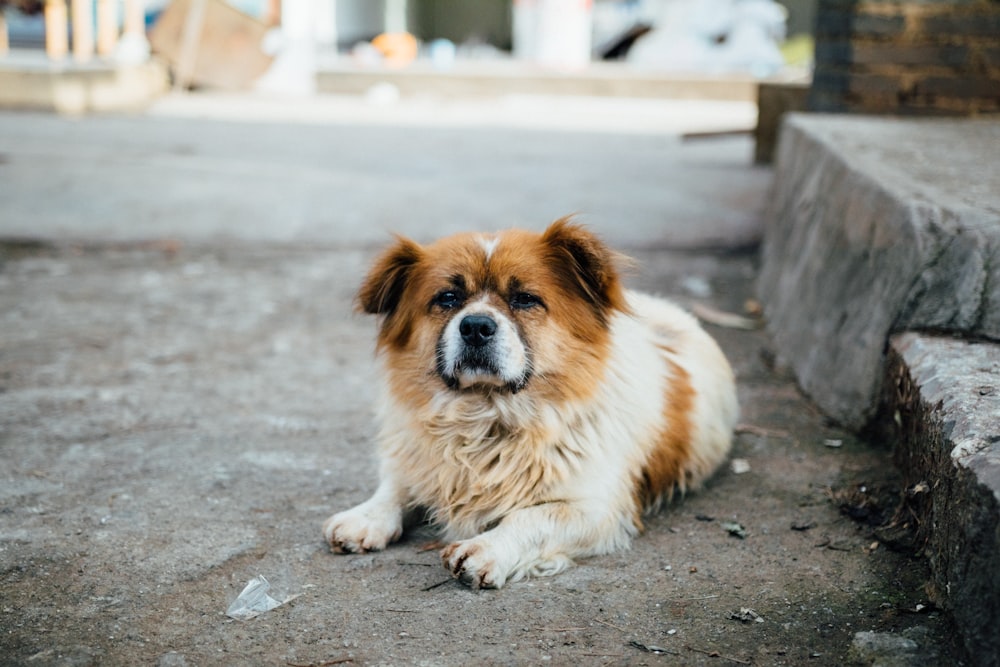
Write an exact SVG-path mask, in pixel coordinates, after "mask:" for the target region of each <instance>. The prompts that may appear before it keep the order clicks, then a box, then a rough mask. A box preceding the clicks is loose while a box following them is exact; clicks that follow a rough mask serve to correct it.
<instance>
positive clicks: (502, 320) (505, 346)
mask: <svg viewBox="0 0 1000 667" xmlns="http://www.w3.org/2000/svg"><path fill="white" fill-rule="evenodd" d="M475 315H480V316H485V317H489V318H490V319H491V320H493V321H494V322H495V323H496V325H497V329H496V333H494V334H493V336H492V337H491V339H490V341H489V342H488V343H486V344H485V345H483V346H482V347H478V348H474V347H472V346H470V345H468V344H467V343H466V342H465V341H464V340H462V334H461V331H460V328H461V324H462V320H464V319H465V318H466V317H469V316H475ZM438 371H439V372H440V373H441V376H442V377H443V378H444V380H445V382H447V383H448V384H449V385H453V386H456V387H458V388H460V389H466V388H468V387H471V386H473V385H477V384H478V385H494V386H498V387H509V388H511V389H514V390H518V389H521V388H522V387H523V386H524V383H525V382H526V381H527V379H528V376H529V375H530V372H529V371H530V367H529V363H528V350H527V348H526V347H525V345H524V342H523V341H522V340H521V337H520V336H519V335H518V333H517V328H516V327H515V326H514V324H513V322H511V321H510V319H509V318H508V317H507V316H506V315H504V314H503V313H501V312H500V311H499V310H497V309H496V308H494V307H493V306H490V305H489V304H488V303H486V301H485V299H480V300H478V301H474V302H472V303H470V304H468V305H466V306H465V307H464V308H462V310H460V311H459V312H458V313H456V314H455V316H454V317H453V318H451V321H450V322H448V325H447V326H446V327H445V328H444V331H443V332H442V334H441V339H440V341H439V342H438Z"/></svg>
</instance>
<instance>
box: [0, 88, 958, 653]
mask: <svg viewBox="0 0 1000 667" xmlns="http://www.w3.org/2000/svg"><path fill="white" fill-rule="evenodd" d="M232 103H233V100H214V101H213V100H208V101H207V102H206V101H205V99H204V98H195V99H192V100H186V101H185V100H183V99H181V100H176V99H174V100H169V104H168V103H164V104H162V105H159V106H157V107H154V109H152V110H151V112H149V113H148V114H146V115H143V116H133V117H99V118H98V117H95V118H79V119H65V118H58V117H53V116H45V115H33V114H4V115H0V212H2V213H0V236H3V237H4V238H5V239H6V241H5V242H4V243H3V244H2V246H0V248H2V250H0V262H2V263H0V479H2V483H0V591H2V593H0V599H2V608H0V655H2V656H3V659H2V660H0V662H3V663H4V664H31V665H36V664H40V665H89V664H95V665H98V664H100V665H104V664H113V665H114V664H123V665H124V664H129V665H131V664H157V665H164V666H167V665H207V664H271V665H313V666H319V665H332V664H339V663H353V664H430V665H438V664H440V665H464V664H539V663H542V664H544V663H549V664H584V665H590V664H595V665H604V664H691V665H700V664H710V665H715V664H755V665H772V664H778V665H780V664H787V665H801V664H810V665H840V664H845V662H848V661H849V660H854V661H856V662H859V663H860V664H873V663H874V662H875V661H876V660H877V659H879V655H880V653H879V651H880V650H881V649H879V648H878V646H882V645H888V646H889V648H888V649H886V650H887V651H888V652H889V653H890V654H891V656H890V657H891V658H892V659H896V660H902V661H904V662H901V663H893V664H907V665H933V664H940V663H954V664H961V662H962V660H963V658H962V656H961V654H960V652H959V650H958V649H957V648H956V645H955V642H954V633H953V629H952V627H951V625H950V621H949V619H948V618H947V616H946V615H945V614H943V613H940V612H938V611H936V610H935V609H934V607H933V605H932V604H930V603H929V600H928V593H927V592H926V591H925V590H924V584H925V582H926V581H927V579H928V574H927V570H926V567H925V565H924V563H923V562H922V561H920V560H916V559H914V558H911V557H910V556H908V555H906V554H903V553H897V552H894V551H892V550H890V549H889V548H888V547H887V545H885V544H882V543H881V542H880V541H879V540H878V539H876V538H875V537H873V533H872V529H871V526H870V524H872V523H877V522H878V521H879V519H880V518H884V515H886V514H891V512H892V509H893V493H894V492H896V491H898V489H897V488H896V484H897V483H898V480H897V479H896V478H895V475H894V473H893V468H892V466H891V462H890V452H889V451H888V450H884V449H879V448H877V447H873V446H871V445H869V444H865V443H861V442H859V441H858V440H857V439H856V438H854V437H852V436H851V435H850V434H848V433H845V432H844V431H842V430H839V429H838V428H836V427H835V426H832V425H830V424H829V423H827V422H826V421H825V420H824V418H823V417H822V415H821V414H820V413H819V412H818V411H817V410H816V409H814V408H813V407H812V406H811V405H810V404H809V403H808V402H807V401H806V400H805V399H803V398H802V396H801V395H800V393H799V392H798V390H797V389H796V387H795V384H794V383H793V381H792V380H791V379H790V376H789V375H788V374H787V373H785V372H784V371H783V370H782V369H781V368H775V367H774V365H773V364H772V363H770V362H771V360H773V359H774V358H775V356H776V354H775V350H774V349H773V348H772V346H771V343H770V341H769V340H768V338H767V336H766V335H765V334H764V333H763V332H761V331H759V330H757V331H746V330H739V329H731V328H723V327H719V326H713V325H708V329H709V330H710V332H711V333H712V334H713V335H715V336H716V337H717V338H718V340H719V341H720V343H721V345H722V347H723V349H724V350H725V351H726V352H727V354H728V356H729V357H730V359H731V361H732V363H733V366H734V368H735V370H736V374H737V377H738V381H739V391H740V400H741V404H742V412H743V417H742V423H741V425H740V427H739V429H738V434H737V436H736V441H735V449H734V452H733V456H734V458H735V459H741V460H742V462H743V464H742V465H737V466H736V467H732V468H727V469H726V470H724V471H722V472H721V473H720V474H719V475H718V476H717V477H716V478H715V479H714V480H713V482H712V483H711V484H710V485H709V487H708V488H707V489H706V490H705V491H703V492H700V493H698V494H695V495H691V496H689V497H688V498H686V499H684V500H683V501H681V502H679V503H676V504H675V505H673V506H671V507H669V508H667V509H666V510H665V511H663V512H662V513H660V514H658V515H656V516H654V517H652V518H651V519H650V520H649V522H648V526H647V531H646V533H645V534H644V535H643V536H642V537H640V538H639V539H638V540H636V542H635V544H634V546H633V548H632V549H631V550H630V551H628V552H624V553H620V554H615V555H611V556H606V557H600V558H593V559H589V560H585V561H582V562H581V563H579V564H578V566H577V567H575V568H573V569H571V570H570V571H568V572H566V573H564V574H562V575H559V576H557V577H554V578H550V579H535V580H529V581H526V582H521V583H517V584H513V585H510V586H509V587H507V588H504V589H502V590H500V591H470V590H468V589H466V588H464V587H463V586H461V585H460V584H458V583H456V582H454V581H452V580H451V579H450V577H449V576H448V574H447V573H446V572H445V571H444V569H443V568H441V566H440V564H439V558H438V556H437V554H436V553H435V552H433V551H426V550H423V549H422V546H423V545H424V544H426V543H427V542H429V541H431V540H432V539H433V533H432V532H431V531H429V530H427V529H423V530H421V531H418V532H417V533H416V534H413V535H411V536H410V537H408V538H407V539H405V540H404V541H403V542H402V543H400V544H398V545H395V546H393V547H391V548H390V549H389V550H387V551H386V552H383V553H378V554H366V555H356V556H335V555H333V554H330V553H329V552H328V550H327V548H326V546H325V545H324V544H323V541H322V538H321V535H320V525H321V523H322V521H323V519H324V518H325V517H326V516H328V515H329V514H330V513H331V512H332V511H334V510H338V509H343V508H346V507H348V506H350V505H353V504H355V503H357V502H359V501H361V500H363V499H364V498H365V497H367V495H368V494H369V493H370V492H371V491H372V490H373V488H374V485H375V479H376V477H375V472H376V471H375V465H374V462H373V460H372V457H371V450H370V440H371V436H372V431H373V425H372V422H371V418H370V405H371V401H372V397H373V391H374V390H373V387H372V379H373V373H372V364H371V352H372V339H373V322H371V321H370V320H368V319H366V318H364V317H361V316H358V315H355V314H353V313H352V309H351V299H352V296H353V292H354V290H355V289H356V287H357V284H358V281H359V276H360V274H361V272H363V271H364V269H365V266H366V263H367V262H368V261H369V260H370V258H371V257H372V255H373V253H374V252H375V251H376V250H377V247H378V245H379V244H380V243H382V242H384V241H385V240H386V238H387V236H388V232H389V230H398V231H401V232H404V233H407V234H410V235H413V236H415V237H417V238H419V239H429V238H432V237H434V236H437V235H439V234H442V233H447V232H451V231H455V230H458V229H494V228H498V227H503V226H507V225H510V224H518V225H525V226H531V227H536V228H539V227H541V226H543V225H545V224H546V223H547V222H549V221H550V220H551V219H553V218H555V217H558V216H561V215H563V214H565V213H568V212H571V211H579V212H580V213H581V214H582V216H581V219H582V220H583V221H585V222H587V223H588V224H590V225H591V226H592V227H593V228H594V229H595V230H597V231H598V232H599V233H601V234H602V235H603V236H604V237H605V238H606V239H607V240H608V241H609V242H611V243H612V244H614V245H616V246H617V247H619V248H620V249H622V250H625V251H626V252H629V253H630V254H632V255H633V256H635V257H636V258H637V259H638V260H639V262H640V264H639V267H638V268H637V269H636V271H635V273H634V275H633V276H631V277H630V280H629V282H630V284H632V285H634V286H636V287H640V288H644V289H648V290H651V291H655V292H659V293H662V294H666V295H671V296H674V297H676V298H678V299H679V300H681V301H683V302H684V303H686V304H689V305H690V304H694V303H702V304H705V305H710V306H712V307H714V308H717V309H720V310H723V311H729V312H742V310H743V308H744V305H745V303H746V301H747V300H748V299H750V298H752V297H753V296H754V280H755V275H756V261H757V256H756V250H755V248H756V246H755V243H756V241H757V240H758V239H759V234H760V229H761V220H760V217H761V216H760V214H761V211H762V210H763V208H764V202H765V200H766V197H767V196H768V188H769V185H770V172H769V171H767V170H765V169H760V168H753V167H751V166H750V163H751V155H752V149H753V147H752V145H751V143H750V140H749V138H748V137H746V136H735V137H733V136H724V137H717V138H710V139H699V140H694V141H687V142H684V141H681V140H680V139H679V135H680V133H682V132H686V131H698V130H699V129H702V128H701V126H700V125H699V124H700V123H701V122H702V121H703V119H705V118H708V117H710V116H712V114H715V113H719V112H720V110H721V107H718V106H712V105H706V106H704V107H698V106H694V107H691V106H688V107H684V108H683V110H682V111H683V112H681V111H678V107H672V106H670V105H669V103H663V104H664V105H666V106H664V107H663V109H662V112H663V117H664V118H667V117H669V118H673V119H674V120H672V121H671V122H657V114H656V113H655V109H653V108H651V107H649V106H646V104H647V102H643V103H639V102H635V103H632V102H627V101H620V102H619V103H618V104H617V106H615V107H613V108H610V107H609V108H607V109H605V110H604V111H603V112H602V113H593V114H591V115H590V116H588V119H587V120H586V122H584V121H582V120H580V112H574V111H572V110H564V115H565V117H566V121H565V123H563V124H562V125H560V124H559V123H558V122H553V118H554V117H555V118H556V121H558V118H559V115H560V114H559V113H558V109H554V108H553V105H552V104H551V101H545V100H541V101H539V100H524V99H522V100H520V101H519V102H518V103H519V104H521V107H520V110H519V112H518V114H517V115H516V122H515V121H513V120H511V119H510V118H508V117H507V116H506V115H505V114H496V113H494V114H493V115H490V114H487V113H486V112H483V114H482V116H483V117H486V118H487V120H484V121H482V122H478V123H477V122H458V121H454V122H445V121H444V120H442V119H447V118H448V117H449V114H454V113H455V109H454V107H451V106H448V105H445V106H443V107H440V108H439V110H438V112H437V113H434V112H428V111H427V109H426V108H425V107H419V105H417V107H414V106H413V105H411V104H410V103H403V104H400V105H397V106H394V107H392V108H390V109H386V108H384V107H379V108H378V109H377V110H373V112H372V114H371V116H377V117H379V118H381V120H380V121H379V122H372V121H371V118H370V116H369V115H366V114H362V113H356V111H357V109H361V108H362V107H360V106H358V103H357V102H347V101H343V104H337V103H335V102H330V103H329V105H328V106H327V107H323V106H322V104H320V106H319V107H316V106H310V107H309V110H303V108H302V107H301V106H298V107H295V108H287V107H285V106H283V105H278V107H280V108H276V107H274V106H271V105H267V104H265V105H259V106H255V105H257V103H256V102H254V101H252V100H250V101H244V104H242V105H239V108H237V109H233V108H232V106H231V104H232ZM323 104H326V103H323ZM352 104H354V105H355V106H354V107H353V108H354V109H355V111H350V109H351V108H352V107H351V105H352ZM581 104H582V105H583V106H584V107H585V106H586V102H585V101H582V102H581ZM668 107H669V109H668ZM248 109H249V110H250V111H254V109H256V112H255V113H249V112H248ZM317 109H318V110H317ZM670 109H672V112H673V115H671V113H670ZM432 111H433V110H432ZM731 111H734V110H732V109H731ZM458 116H460V114H458ZM602 118H603V119H604V120H602ZM684 118H687V120H684ZM733 118H734V120H733V124H734V126H740V127H742V125H741V123H744V120H745V119H742V120H741V119H740V117H739V116H738V115H735V116H733ZM533 119H534V120H533ZM577 121H579V122H577ZM553 125H555V127H553ZM626 130H627V131H626ZM747 468H748V469H747ZM842 508H843V511H842ZM848 515H850V516H848ZM732 523H738V524H739V525H740V526H741V527H742V529H743V531H744V534H743V536H742V537H741V536H738V535H734V534H733V533H734V532H740V531H738V530H736V528H735V527H734V526H731V525H729V524H732ZM726 526H728V527H729V529H728V530H727V528H726ZM257 575H263V576H264V577H266V578H267V579H268V580H269V581H270V582H271V583H272V585H273V589H272V595H273V596H274V597H276V598H278V599H279V600H285V599H286V598H288V597H292V596H294V599H291V600H289V601H288V602H287V603H286V604H284V605H282V606H280V607H278V608H276V609H274V610H272V611H269V612H267V613H265V614H263V615H261V616H259V617H257V618H256V619H253V620H250V621H236V620H233V619H230V618H229V617H227V616H226V615H225V612H226V609H227V608H228V607H229V605H230V603H231V602H232V601H233V600H234V599H235V598H236V597H237V595H238V594H239V593H240V591H241V589H242V588H243V587H244V585H245V584H246V583H247V581H248V580H250V579H251V578H252V577H255V576H257ZM867 631H874V632H876V633H880V634H878V635H874V636H873V637H875V639H876V640H878V641H871V642H869V643H868V644H864V645H863V642H861V639H864V638H866V637H869V636H868V635H858V633H863V632H867ZM882 640H885V641H882ZM880 642H881V643H880Z"/></svg>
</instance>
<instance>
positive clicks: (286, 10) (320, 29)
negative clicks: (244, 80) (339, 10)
mask: <svg viewBox="0 0 1000 667" xmlns="http://www.w3.org/2000/svg"><path fill="white" fill-rule="evenodd" d="M331 7H332V5H331V3H329V2H327V1H326V0H295V2H283V3H281V28H279V29H277V30H279V31H280V32H279V33H277V34H275V33H274V31H271V32H270V33H268V35H267V37H265V45H264V46H263V48H265V49H267V48H271V49H276V52H275V58H274V62H273V63H272V64H271V67H270V69H268V70H267V72H265V73H264V75H263V76H261V77H260V78H259V79H258V80H257V85H256V89H257V90H258V91H261V92H265V93H283V94H292V95H311V94H313V93H315V92H316V69H317V60H318V58H317V49H318V47H319V45H320V44H329V43H331V42H332V43H335V42H336V23H335V18H334V15H333V13H332V9H331Z"/></svg>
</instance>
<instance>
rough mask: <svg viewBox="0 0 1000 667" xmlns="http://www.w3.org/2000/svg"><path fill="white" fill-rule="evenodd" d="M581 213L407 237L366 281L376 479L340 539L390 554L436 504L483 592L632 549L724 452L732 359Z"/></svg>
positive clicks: (463, 575) (447, 552) (335, 527)
mask: <svg viewBox="0 0 1000 667" xmlns="http://www.w3.org/2000/svg"><path fill="white" fill-rule="evenodd" d="M619 263H620V256H618V255H616V254H615V253H613V252H612V251H611V250H609V249H608V248H607V247H606V246H605V245H604V244H603V243H602V242H601V241H599V240H598V239H597V238H596V237H595V236H594V235H593V234H591V233H590V232H588V231H587V230H585V229H584V228H582V227H580V226H577V225H575V224H573V223H571V222H569V221H568V220H567V219H563V220H559V221H557V222H555V223H553V224H552V225H551V226H550V227H549V228H548V229H547V230H546V231H545V232H543V233H541V234H538V233H532V232H528V231H522V230H510V231H507V232H503V233H501V234H498V235H495V236H486V235H479V234H463V235H458V236H453V237H450V238H446V239H444V240H441V241H438V242H436V243H434V244H431V245H427V246H420V245H418V244H416V243H414V242H412V241H409V240H407V239H403V238H399V239H397V241H396V243H395V244H394V245H393V246H392V247H391V248H389V249H388V250H387V251H386V252H385V253H384V254H383V255H382V256H381V257H379V258H378V259H377V260H376V262H375V264H374V266H373V267H372V269H371V271H370V272H369V274H368V276H367V278H366V279H365V281H364V283H363V284H362V287H361V290H360V292H359V295H358V303H359V307H360V308H361V309H362V310H363V311H365V312H368V313H372V314H375V315H378V316H379V317H380V327H379V334H378V360H379V363H380V364H381V370H382V375H383V377H384V384H383V388H382V393H381V397H380V401H379V405H378V418H379V421H380V424H381V429H380V432H379V436H378V452H379V457H380V463H381V466H380V483H379V486H378V489H377V490H376V491H375V494H374V495H373V496H372V497H371V498H370V499H369V500H367V501H365V502H364V503H362V504H360V505H358V506H357V507H354V508H353V509H349V510H347V511H345V512H340V513H339V514H335V515H333V516H332V517H330V518H329V519H328V520H327V521H326V523H325V524H324V526H323V533H324V536H325V537H326V540H327V541H328V543H329V544H330V546H331V548H332V550H333V551H335V552H338V553H343V552H363V551H373V550H379V549H384V548H385V547H386V545H388V544H389V543H390V542H392V541H394V540H396V539H398V538H399V536H400V534H401V533H402V529H403V516H404V513H406V512H407V511H408V510H409V509H412V508H415V507H423V508H426V509H428V510H429V511H430V515H431V517H432V519H433V520H434V522H436V523H437V524H438V525H440V527H441V529H442V531H443V536H444V539H445V541H447V542H448V543H449V544H448V546H446V547H445V548H444V549H443V550H442V552H441V556H442V559H443V561H444V565H445V567H446V568H447V569H448V570H450V571H451V572H452V573H453V574H454V575H455V576H456V577H458V578H460V579H461V580H462V581H464V582H465V583H467V584H469V585H471V586H474V587H500V586H503V585H504V583H506V582H508V581H516V580H518V579H521V578H523V577H525V576H529V575H530V576H541V575H550V574H555V573H557V572H560V571H562V570H563V569H565V568H566V567H567V566H568V565H570V564H571V563H572V561H573V560H574V559H576V558H579V557H584V556H590V555H594V554H601V553H608V552H611V551H614V550H617V549H623V548H626V547H627V546H628V545H629V543H630V541H631V539H632V538H633V537H634V536H635V535H636V534H637V533H639V532H640V531H641V530H642V520H641V517H642V513H643V511H644V510H648V509H652V508H655V507H657V506H658V505H659V504H660V503H661V502H662V501H664V500H669V499H670V498H671V497H672V496H673V495H674V494H675V493H678V492H680V493H683V492H685V491H687V490H691V489H694V488H697V487H698V486H699V485H700V484H701V483H702V481H703V480H705V479H706V478H707V477H708V476H709V475H711V474H712V473H713V472H714V471H715V470H716V468H718V466H719V465H720V464H721V463H722V461H723V460H724V459H725V457H726V455H727V454H728V451H729V447H730V441H731V435H732V429H733V426H734V424H735V421H736V417H737V405H736V391H735V386H734V381H733V375H732V371H731V370H730V367H729V364H728V363H727V362H726V359H725V357H724V356H723V354H722V352H721V351H720V350H719V348H718V346H717V345H716V344H715V342H714V341H713V340H712V339H711V338H710V337H709V336H708V335H707V334H706V333H705V332H704V331H703V330H702V329H701V328H700V326H699V325H698V323H697V322H696V321H695V319H694V318H692V317H691V316H690V315H688V314H687V313H685V312H684V311H682V310H681V309H680V308H678V307H677V306H675V305H673V304H672V303H670V302H668V301H665V300H662V299H658V298H654V297H651V296H647V295H643V294H640V293H637V292H631V291H627V290H625V289H624V288H623V287H622V285H621V281H620V278H619V271H618V264H619Z"/></svg>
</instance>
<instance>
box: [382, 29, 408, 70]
mask: <svg viewBox="0 0 1000 667" xmlns="http://www.w3.org/2000/svg"><path fill="white" fill-rule="evenodd" d="M372 46H374V47H375V48H376V49H378V50H379V52H380V53H381V54H382V56H383V57H384V58H385V64H386V65H389V66H391V67H403V66H404V65H409V64H410V63H411V62H413V61H414V60H416V58H417V38H416V37H414V36H413V35H411V34H410V33H408V32H384V33H382V34H381V35H379V36H378V37H376V38H375V39H373V40H372Z"/></svg>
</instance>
